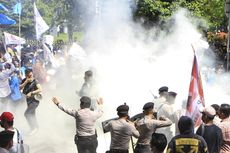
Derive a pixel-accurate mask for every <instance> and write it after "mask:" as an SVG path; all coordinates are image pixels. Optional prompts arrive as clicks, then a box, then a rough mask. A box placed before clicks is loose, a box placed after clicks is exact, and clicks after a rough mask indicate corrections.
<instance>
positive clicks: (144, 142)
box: [134, 102, 172, 153]
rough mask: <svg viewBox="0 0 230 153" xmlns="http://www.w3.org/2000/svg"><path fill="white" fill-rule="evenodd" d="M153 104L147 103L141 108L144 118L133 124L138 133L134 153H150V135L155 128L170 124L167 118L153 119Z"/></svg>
mask: <svg viewBox="0 0 230 153" xmlns="http://www.w3.org/2000/svg"><path fill="white" fill-rule="evenodd" d="M153 110H154V103H152V102H148V103H146V104H145V105H144V106H143V114H144V117H142V118H140V119H137V120H136V122H135V125H136V128H137V130H138V131H139V133H140V136H139V138H138V140H137V145H136V148H135V151H134V152H135V153H152V152H151V147H150V140H151V135H152V133H154V132H155V130H156V129H157V128H161V127H166V126H170V125H171V124H172V122H171V121H170V120H169V119H168V118H164V117H160V118H159V120H157V119H156V118H155V117H154V115H153V114H154V111H153Z"/></svg>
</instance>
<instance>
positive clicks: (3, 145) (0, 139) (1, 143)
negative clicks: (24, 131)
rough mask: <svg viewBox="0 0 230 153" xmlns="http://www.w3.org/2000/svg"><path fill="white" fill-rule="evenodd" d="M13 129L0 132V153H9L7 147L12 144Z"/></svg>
mask: <svg viewBox="0 0 230 153" xmlns="http://www.w3.org/2000/svg"><path fill="white" fill-rule="evenodd" d="M13 136H14V132H13V131H1V132H0V153H9V149H10V148H11V147H12V146H13Z"/></svg>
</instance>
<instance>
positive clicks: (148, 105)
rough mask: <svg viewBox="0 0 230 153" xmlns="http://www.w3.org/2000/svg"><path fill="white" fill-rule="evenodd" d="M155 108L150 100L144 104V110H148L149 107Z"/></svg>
mask: <svg viewBox="0 0 230 153" xmlns="http://www.w3.org/2000/svg"><path fill="white" fill-rule="evenodd" d="M153 108H154V103H153V102H148V103H146V104H145V105H144V106H143V110H148V109H153Z"/></svg>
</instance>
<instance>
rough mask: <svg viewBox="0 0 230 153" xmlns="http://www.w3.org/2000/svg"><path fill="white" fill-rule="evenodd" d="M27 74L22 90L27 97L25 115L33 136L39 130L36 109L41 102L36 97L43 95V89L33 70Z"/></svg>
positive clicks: (28, 70)
mask: <svg viewBox="0 0 230 153" xmlns="http://www.w3.org/2000/svg"><path fill="white" fill-rule="evenodd" d="M25 74H26V78H25V79H23V80H22V83H21V85H20V89H22V90H23V94H25V95H26V102H27V109H26V111H25V113H24V115H25V117H26V120H27V122H28V124H29V126H30V129H31V133H30V135H32V134H34V133H35V132H37V130H38V122H37V118H36V108H37V107H38V105H39V100H38V99H36V96H37V95H39V94H41V92H42V88H41V85H40V84H39V83H38V81H37V80H36V79H35V78H34V76H33V72H32V70H31V69H27V70H26V72H25Z"/></svg>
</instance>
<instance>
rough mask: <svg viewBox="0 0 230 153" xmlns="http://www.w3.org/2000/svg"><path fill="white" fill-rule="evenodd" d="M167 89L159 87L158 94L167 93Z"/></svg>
mask: <svg viewBox="0 0 230 153" xmlns="http://www.w3.org/2000/svg"><path fill="white" fill-rule="evenodd" d="M168 89H169V88H168V87H167V86H163V87H160V88H159V90H158V91H159V93H161V92H168Z"/></svg>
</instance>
